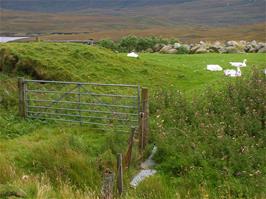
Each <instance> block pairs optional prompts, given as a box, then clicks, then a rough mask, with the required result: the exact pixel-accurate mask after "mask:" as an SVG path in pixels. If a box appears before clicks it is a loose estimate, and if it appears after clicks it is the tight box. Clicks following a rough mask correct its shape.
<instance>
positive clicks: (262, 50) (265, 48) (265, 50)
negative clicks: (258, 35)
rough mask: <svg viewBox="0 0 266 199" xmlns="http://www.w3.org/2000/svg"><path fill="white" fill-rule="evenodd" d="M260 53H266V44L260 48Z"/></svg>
mask: <svg viewBox="0 0 266 199" xmlns="http://www.w3.org/2000/svg"><path fill="white" fill-rule="evenodd" d="M258 53H266V46H264V47H263V48H261V49H259V51H258Z"/></svg>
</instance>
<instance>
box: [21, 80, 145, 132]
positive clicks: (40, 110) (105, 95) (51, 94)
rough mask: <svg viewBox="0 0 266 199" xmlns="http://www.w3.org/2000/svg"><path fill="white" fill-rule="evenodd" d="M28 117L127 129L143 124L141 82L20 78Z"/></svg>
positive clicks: (101, 127)
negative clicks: (107, 82)
mask: <svg viewBox="0 0 266 199" xmlns="http://www.w3.org/2000/svg"><path fill="white" fill-rule="evenodd" d="M19 90H20V91H19V100H20V103H19V105H20V106H19V109H20V113H21V115H22V116H23V117H25V118H32V119H40V120H53V121H61V122H71V123H79V124H81V125H83V124H90V125H92V126H91V127H92V128H99V129H107V128H114V129H115V130H116V131H126V132H128V130H129V128H132V127H135V128H137V127H138V126H139V115H140V86H139V85H125V84H97V83H82V82H63V81H45V80H24V79H22V78H21V79H19Z"/></svg>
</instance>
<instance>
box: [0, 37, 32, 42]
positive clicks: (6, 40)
mask: <svg viewBox="0 0 266 199" xmlns="http://www.w3.org/2000/svg"><path fill="white" fill-rule="evenodd" d="M26 38H28V37H0V43H6V42H9V41H15V40H20V39H26Z"/></svg>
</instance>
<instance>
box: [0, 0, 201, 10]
mask: <svg viewBox="0 0 266 199" xmlns="http://www.w3.org/2000/svg"><path fill="white" fill-rule="evenodd" d="M190 1H197V0H163V1H162V0H134V1H132V0H1V7H2V8H5V9H12V10H23V11H25V10H26V11H38V12H39V11H41V12H60V11H73V10H79V9H87V8H110V7H111V8H116V9H117V8H131V7H143V6H158V5H167V4H179V3H184V2H190Z"/></svg>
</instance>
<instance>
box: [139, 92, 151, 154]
mask: <svg viewBox="0 0 266 199" xmlns="http://www.w3.org/2000/svg"><path fill="white" fill-rule="evenodd" d="M141 98H142V112H143V150H144V149H145V147H146V145H147V143H148V136H149V93H148V88H142V92H141Z"/></svg>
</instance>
